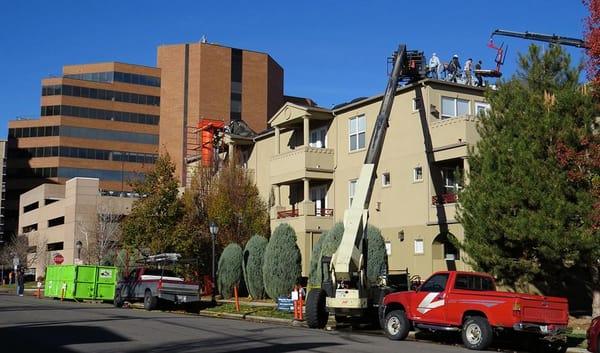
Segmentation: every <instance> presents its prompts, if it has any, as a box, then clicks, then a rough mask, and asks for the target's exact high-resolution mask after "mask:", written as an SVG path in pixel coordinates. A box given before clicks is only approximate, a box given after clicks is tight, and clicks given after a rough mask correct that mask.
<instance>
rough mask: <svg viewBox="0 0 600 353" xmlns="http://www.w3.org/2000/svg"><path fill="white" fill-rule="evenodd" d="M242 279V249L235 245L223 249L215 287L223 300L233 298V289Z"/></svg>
mask: <svg viewBox="0 0 600 353" xmlns="http://www.w3.org/2000/svg"><path fill="white" fill-rule="evenodd" d="M241 279H242V248H241V247H240V246H239V245H238V244H235V243H232V244H229V245H227V246H226V247H225V249H223V253H222V254H221V257H220V258H219V269H218V271H217V286H218V288H219V293H221V295H222V296H223V298H226V299H227V298H231V297H232V296H233V287H235V286H236V285H238V284H239V283H240V281H241Z"/></svg>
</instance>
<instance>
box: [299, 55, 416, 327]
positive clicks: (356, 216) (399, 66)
mask: <svg viewBox="0 0 600 353" xmlns="http://www.w3.org/2000/svg"><path fill="white" fill-rule="evenodd" d="M424 60H425V59H424V55H423V52H418V51H408V50H406V46H405V45H400V46H399V47H398V51H397V52H395V53H394V56H393V61H394V66H393V69H392V73H391V75H390V77H389V80H388V84H387V88H386V90H385V93H384V95H383V100H382V102H381V108H380V110H379V114H378V115H377V120H376V121H375V127H374V129H373V134H372V135H371V141H370V142H369V147H368V149H367V155H366V157H365V161H364V164H363V166H362V169H361V172H360V177H359V179H358V182H357V184H356V193H355V195H354V199H353V202H352V205H350V208H349V209H347V210H346V212H345V213H344V234H343V236H342V240H341V242H340V245H339V247H338V248H337V250H336V252H335V253H334V254H333V256H331V257H324V258H323V259H321V263H322V269H323V281H322V283H321V288H317V289H312V290H311V291H310V292H309V293H308V296H307V300H306V321H307V324H308V326H309V327H311V328H323V327H324V326H325V325H326V324H327V320H328V316H329V312H333V313H334V314H335V315H336V318H337V317H357V316H358V317H364V316H367V315H368V314H369V313H370V314H373V315H376V310H372V309H375V308H376V305H377V304H379V300H380V298H381V293H382V291H384V290H385V288H384V287H382V286H378V287H372V286H371V285H370V284H369V282H368V279H367V243H366V239H367V234H366V231H367V222H368V218H369V203H370V201H371V194H372V191H373V185H374V183H375V180H376V178H377V175H376V171H377V165H378V164H379V159H380V156H381V150H382V148H383V142H384V139H385V134H386V131H387V128H388V121H389V117H390V111H391V109H392V104H393V102H394V98H395V96H396V89H397V87H398V83H405V84H406V83H410V82H414V81H417V80H419V79H421V78H423V77H425V69H424Z"/></svg>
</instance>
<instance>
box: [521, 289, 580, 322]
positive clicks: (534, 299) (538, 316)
mask: <svg viewBox="0 0 600 353" xmlns="http://www.w3.org/2000/svg"><path fill="white" fill-rule="evenodd" d="M519 301H520V303H521V320H522V321H524V322H535V323H544V324H563V325H566V324H567V323H568V322H569V303H568V301H567V299H565V298H557V297H540V296H529V295H519Z"/></svg>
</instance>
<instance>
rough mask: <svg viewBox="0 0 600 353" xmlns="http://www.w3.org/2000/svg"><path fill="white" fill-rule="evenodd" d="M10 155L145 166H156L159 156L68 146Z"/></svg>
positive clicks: (33, 148) (17, 152)
mask: <svg viewBox="0 0 600 353" xmlns="http://www.w3.org/2000/svg"><path fill="white" fill-rule="evenodd" d="M8 155H9V156H10V157H11V158H22V159H29V158H43V157H68V158H84V159H96V160H105V161H118V162H130V163H144V164H154V162H156V158H158V155H157V154H154V153H137V152H125V151H111V150H99V149H93V148H80V147H68V146H60V147H58V146H46V147H30V148H19V149H9V150H8Z"/></svg>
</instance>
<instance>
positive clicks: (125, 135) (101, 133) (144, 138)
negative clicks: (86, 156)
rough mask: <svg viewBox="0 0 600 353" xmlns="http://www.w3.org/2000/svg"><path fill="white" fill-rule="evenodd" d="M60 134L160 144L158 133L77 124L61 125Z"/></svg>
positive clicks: (93, 138)
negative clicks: (86, 126) (93, 127)
mask: <svg viewBox="0 0 600 353" xmlns="http://www.w3.org/2000/svg"><path fill="white" fill-rule="evenodd" d="M60 136H68V137H75V138H83V139H92V140H112V141H124V142H133V143H144V144H150V145H158V135H154V134H144V133H140V132H128V131H115V130H104V129H91V128H85V127H76V126H67V125H65V126H61V127H60Z"/></svg>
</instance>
